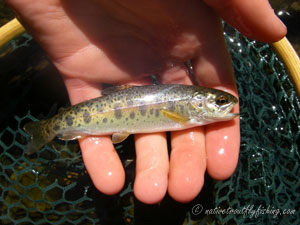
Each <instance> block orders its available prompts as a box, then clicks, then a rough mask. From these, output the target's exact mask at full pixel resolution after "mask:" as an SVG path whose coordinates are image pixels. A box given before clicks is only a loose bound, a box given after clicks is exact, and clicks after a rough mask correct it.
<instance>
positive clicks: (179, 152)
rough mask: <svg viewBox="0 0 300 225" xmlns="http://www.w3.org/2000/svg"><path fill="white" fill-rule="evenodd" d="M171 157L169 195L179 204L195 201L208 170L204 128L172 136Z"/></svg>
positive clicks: (178, 132)
mask: <svg viewBox="0 0 300 225" xmlns="http://www.w3.org/2000/svg"><path fill="white" fill-rule="evenodd" d="M171 135H172V136H171V138H172V139H171V145H172V151H171V157H170V173H169V186H168V193H169V194H170V196H171V197H172V198H173V199H175V200H177V201H179V202H189V201H191V200H192V199H194V198H195V197H196V196H197V195H198V194H199V192H200V190H201V189H202V186H203V184H204V173H205V170H206V153H205V137H204V132H203V127H197V128H192V129H189V130H183V131H176V132H172V134H171Z"/></svg>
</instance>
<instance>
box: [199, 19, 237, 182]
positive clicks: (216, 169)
mask: <svg viewBox="0 0 300 225" xmlns="http://www.w3.org/2000/svg"><path fill="white" fill-rule="evenodd" d="M207 35H208V36H211V38H210V40H208V41H207V43H206V45H203V46H202V48H201V52H200V54H199V57H197V58H195V59H194V60H193V65H194V73H195V75H196V79H197V80H198V82H199V84H200V85H202V86H206V87H211V88H219V89H222V90H225V91H228V92H230V93H232V94H234V95H235V96H238V94H237V89H236V85H235V81H234V75H233V69H232V65H231V61H230V57H229V55H228V52H227V48H226V44H225V41H224V38H223V34H222V30H221V26H220V22H219V21H217V20H216V21H215V24H213V25H212V29H211V30H210V31H208V34H207ZM215 40H218V41H215ZM234 110H235V112H238V105H237V106H235V108H234ZM239 129H240V128H239V118H236V119H234V120H233V121H228V122H219V123H214V124H210V125H207V126H206V127H205V143H206V152H207V170H208V173H209V174H210V176H211V177H213V178H215V179H226V178H228V177H229V176H230V175H231V174H232V173H233V172H234V170H235V168H236V165H237V161H238V154H239V144H240V130H239Z"/></svg>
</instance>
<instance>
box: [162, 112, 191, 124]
mask: <svg viewBox="0 0 300 225" xmlns="http://www.w3.org/2000/svg"><path fill="white" fill-rule="evenodd" d="M161 112H162V114H163V115H164V116H165V117H167V118H169V119H171V120H174V121H176V122H178V123H181V124H184V123H186V122H188V121H189V120H190V119H189V118H187V117H185V116H182V115H180V114H177V113H174V112H170V111H168V110H164V109H163V110H161Z"/></svg>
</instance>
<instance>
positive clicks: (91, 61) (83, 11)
mask: <svg viewBox="0 0 300 225" xmlns="http://www.w3.org/2000/svg"><path fill="white" fill-rule="evenodd" d="M7 2H8V3H9V4H10V5H11V6H12V7H13V8H14V9H15V10H16V11H17V12H18V13H19V14H20V16H21V18H22V19H23V22H24V25H25V26H26V27H27V29H28V30H29V31H30V32H31V33H32V35H33V36H34V37H35V38H36V40H37V41H38V42H39V43H40V44H41V46H42V47H43V48H44V49H45V50H46V51H47V53H48V54H49V56H50V57H51V59H52V60H53V63H54V64H55V65H56V67H57V68H58V69H59V71H60V72H61V74H62V76H63V78H64V81H65V84H66V86H67V89H68V92H69V97H70V100H71V102H72V104H76V103H78V102H81V101H85V100H87V99H91V98H95V97H98V96H100V95H101V83H110V84H129V83H130V84H136V85H143V84H149V83H150V82H151V80H150V79H149V76H150V75H152V74H157V76H158V79H159V81H160V82H161V83H181V84H192V81H191V80H190V78H189V76H188V75H187V73H186V71H185V69H184V67H183V62H185V61H186V60H188V59H191V60H192V64H193V67H194V72H195V78H196V80H197V82H198V83H199V84H200V85H203V86H207V87H212V88H219V89H223V90H226V91H228V92H231V93H233V94H234V95H236V96H237V90H236V86H235V82H234V76H233V71H232V67H231V63H230V58H229V56H228V53H227V50H226V45H225V43H224V39H223V35H222V27H221V24H220V20H219V18H218V17H217V16H216V13H215V11H213V9H211V8H209V7H208V6H207V5H206V4H205V3H204V2H202V1H200V0H192V1H184V0H179V1H171V0H166V1H159V0H153V1H147V0H142V1H141V0H140V1H137V0H125V1H124V0H123V1H121V0H119V1H118V0H113V1H105V0H89V1H81V0H44V1H34V0H7ZM207 2H208V4H210V5H211V6H212V7H214V8H215V10H216V12H218V13H219V14H220V15H221V16H222V17H223V18H225V19H227V20H228V22H229V23H231V24H233V25H235V26H236V27H237V28H238V29H240V30H241V31H242V32H244V33H245V34H246V35H248V36H250V37H252V38H256V39H259V40H262V41H275V40H278V39H279V38H281V37H282V36H284V34H285V28H284V26H283V25H282V24H281V23H280V22H279V20H278V19H277V18H276V17H275V16H274V14H273V12H272V11H271V9H270V8H269V6H268V3H267V1H265V2H261V1H259V0H255V1H253V0H251V1H250V0H247V1H246V0H245V1H226V2H230V4H229V3H223V1H219V0H214V1H207ZM257 5H259V6H260V8H259V9H256V8H255V7H256V6H257ZM247 7H248V8H247ZM253 9H255V11H252V12H251V13H249V15H248V14H247V12H249V11H251V10H253ZM234 13H235V14H234ZM235 16H236V17H235ZM260 18H264V19H265V23H264V24H261V23H260V22H261V21H259V19H260ZM245 25H247V28H246V26H245ZM274 28H275V29H274ZM255 30H256V31H257V32H256V33H255V32H254V31H255ZM234 111H235V112H237V111H238V106H237V107H236V108H235V109H234ZM239 141H240V133H239V120H238V118H236V119H234V120H232V121H228V122H222V123H218V124H211V125H208V126H205V127H197V128H193V129H189V130H184V131H176V132H172V134H171V145H172V146H171V147H172V150H171V155H170V159H169V158H168V152H167V141H166V135H165V133H153V134H138V135H135V145H136V155H137V159H136V164H137V165H136V177H135V182H134V193H135V196H136V197H137V198H138V199H139V200H141V201H143V202H145V203H156V202H159V201H160V200H161V199H162V198H163V196H164V195H165V193H166V191H167V190H168V192H169V194H170V195H171V196H172V197H173V198H174V199H175V200H178V201H181V202H187V201H190V200H192V199H193V198H194V197H195V196H196V195H197V194H198V193H199V192H200V190H201V188H202V186H203V183H204V173H205V171H206V170H207V171H208V173H209V174H210V175H211V176H212V177H213V178H215V179H226V178H228V177H229V176H230V175H231V174H232V173H233V171H234V169H235V167H236V164H237V161H238V153H239ZM80 146H81V149H82V156H83V160H84V163H85V165H86V168H87V170H88V172H89V174H90V176H91V178H92V180H93V182H94V184H95V186H96V187H97V188H98V189H99V190H100V191H101V192H103V193H105V194H115V193H117V192H118V191H120V189H121V188H122V187H123V185H124V180H125V175H124V169H123V167H122V164H121V161H120V159H119V157H118V154H117V153H116V151H115V149H114V147H113V145H112V142H111V140H110V137H88V138H83V139H81V140H80Z"/></svg>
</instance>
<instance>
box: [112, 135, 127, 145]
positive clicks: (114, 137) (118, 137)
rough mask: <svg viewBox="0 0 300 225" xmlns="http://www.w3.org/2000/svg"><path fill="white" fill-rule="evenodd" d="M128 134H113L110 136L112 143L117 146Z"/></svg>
mask: <svg viewBox="0 0 300 225" xmlns="http://www.w3.org/2000/svg"><path fill="white" fill-rule="evenodd" d="M129 135H130V134H128V133H113V134H112V136H111V140H112V143H114V144H118V143H121V142H122V141H124V140H125V139H126V138H127V137H128V136H129Z"/></svg>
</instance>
